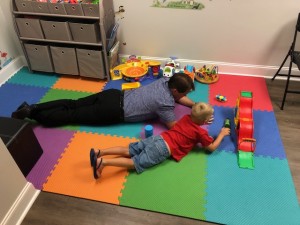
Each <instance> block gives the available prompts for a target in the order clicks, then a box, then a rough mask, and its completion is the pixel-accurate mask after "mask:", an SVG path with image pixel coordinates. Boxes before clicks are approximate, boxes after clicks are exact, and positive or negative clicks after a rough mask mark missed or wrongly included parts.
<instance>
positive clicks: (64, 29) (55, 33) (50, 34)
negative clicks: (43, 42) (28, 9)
mask: <svg viewBox="0 0 300 225" xmlns="http://www.w3.org/2000/svg"><path fill="white" fill-rule="evenodd" d="M41 24H42V28H43V31H44V34H45V38H46V39H50V40H62V41H72V36H71V32H70V30H69V25H68V23H67V22H58V21H47V20H41Z"/></svg>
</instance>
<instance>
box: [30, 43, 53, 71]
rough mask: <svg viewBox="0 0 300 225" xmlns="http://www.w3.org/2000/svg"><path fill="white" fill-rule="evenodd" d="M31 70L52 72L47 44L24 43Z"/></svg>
mask: <svg viewBox="0 0 300 225" xmlns="http://www.w3.org/2000/svg"><path fill="white" fill-rule="evenodd" d="M24 47H25V50H26V53H27V56H28V60H29V63H30V67H31V69H32V70H36V71H44V72H54V70H53V65H52V60H51V55H50V50H49V46H45V45H33V44H24Z"/></svg>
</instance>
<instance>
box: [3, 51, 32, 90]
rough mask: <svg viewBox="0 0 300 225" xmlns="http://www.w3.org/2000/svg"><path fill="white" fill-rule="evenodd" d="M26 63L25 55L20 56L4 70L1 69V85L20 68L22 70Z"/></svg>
mask: <svg viewBox="0 0 300 225" xmlns="http://www.w3.org/2000/svg"><path fill="white" fill-rule="evenodd" d="M25 64H26V63H25V57H23V56H19V57H17V58H15V59H13V60H12V61H11V62H10V63H9V64H8V65H7V66H5V67H4V68H3V69H2V70H0V86H1V85H2V84H4V83H5V82H6V81H7V80H8V79H9V78H10V77H11V76H12V75H14V74H15V73H16V72H17V71H18V70H20V69H21V68H22V67H23V66H24V65H25Z"/></svg>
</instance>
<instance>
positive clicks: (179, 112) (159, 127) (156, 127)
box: [140, 104, 191, 139]
mask: <svg viewBox="0 0 300 225" xmlns="http://www.w3.org/2000/svg"><path fill="white" fill-rule="evenodd" d="M174 112H175V116H176V120H179V119H180V118H181V117H182V116H184V115H185V114H190V113H191V108H189V107H186V106H183V105H180V104H175V110H174ZM148 124H149V125H152V126H153V135H160V134H161V133H162V132H163V131H166V130H167V127H166V126H165V125H164V124H163V123H162V122H160V121H159V120H158V119H156V120H149V121H147V122H146V123H145V125H144V127H143V129H142V130H141V134H140V137H141V138H142V139H144V138H145V126H146V125H148Z"/></svg>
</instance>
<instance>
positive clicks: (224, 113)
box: [208, 106, 237, 152]
mask: <svg viewBox="0 0 300 225" xmlns="http://www.w3.org/2000/svg"><path fill="white" fill-rule="evenodd" d="M226 118H228V119H229V120H230V123H231V134H230V136H227V137H225V138H224V139H223V141H222V142H221V144H220V146H219V147H218V149H223V150H225V151H230V152H236V148H237V147H236V132H235V125H234V108H230V107H220V106H214V121H213V123H212V124H210V125H209V126H208V132H209V135H210V136H212V137H214V138H216V137H217V136H218V134H219V133H220V130H221V129H222V127H223V126H224V121H225V119H226Z"/></svg>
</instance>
